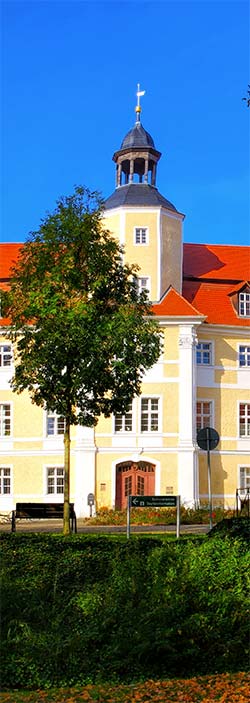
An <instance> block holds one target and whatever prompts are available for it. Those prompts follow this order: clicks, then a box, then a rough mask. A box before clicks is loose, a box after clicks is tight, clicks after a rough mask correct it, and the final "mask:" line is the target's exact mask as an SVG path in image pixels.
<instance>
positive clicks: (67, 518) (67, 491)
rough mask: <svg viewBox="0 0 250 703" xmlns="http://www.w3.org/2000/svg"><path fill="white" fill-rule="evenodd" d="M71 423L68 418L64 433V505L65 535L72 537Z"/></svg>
mask: <svg viewBox="0 0 250 703" xmlns="http://www.w3.org/2000/svg"><path fill="white" fill-rule="evenodd" d="M69 503H70V422H69V420H68V418H66V427H65V433H64V505H63V534H64V535H70V532H71V529H70V509H69Z"/></svg>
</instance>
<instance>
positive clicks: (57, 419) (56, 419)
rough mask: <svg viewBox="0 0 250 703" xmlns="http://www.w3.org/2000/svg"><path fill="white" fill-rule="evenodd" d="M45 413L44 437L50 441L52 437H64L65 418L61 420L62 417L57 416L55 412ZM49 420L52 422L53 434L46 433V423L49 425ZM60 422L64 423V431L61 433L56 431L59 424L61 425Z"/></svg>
mask: <svg viewBox="0 0 250 703" xmlns="http://www.w3.org/2000/svg"><path fill="white" fill-rule="evenodd" d="M45 412H46V421H45V422H46V427H45V432H46V437H47V438H48V439H51V438H54V437H64V433H65V422H66V421H65V418H63V416H62V415H58V414H57V413H56V412H52V411H50V410H46V411H45ZM50 419H51V420H53V421H54V432H48V423H49V420H50ZM62 421H64V430H63V432H59V431H58V429H59V424H61V423H62Z"/></svg>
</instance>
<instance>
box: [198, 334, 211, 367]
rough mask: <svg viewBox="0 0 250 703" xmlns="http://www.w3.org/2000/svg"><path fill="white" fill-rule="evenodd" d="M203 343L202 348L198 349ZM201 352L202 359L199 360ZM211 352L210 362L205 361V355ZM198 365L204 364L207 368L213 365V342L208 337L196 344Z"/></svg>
mask: <svg viewBox="0 0 250 703" xmlns="http://www.w3.org/2000/svg"><path fill="white" fill-rule="evenodd" d="M199 345H201V349H198V346H199ZM205 345H209V350H208V349H205V348H203V347H205ZM199 352H200V354H201V361H198V359H197V354H198V353H199ZM207 353H209V361H208V363H207V362H205V361H204V355H205V354H207ZM195 354H196V366H199V367H200V366H203V367H205V368H208V367H209V366H212V365H213V342H211V341H210V340H207V339H199V340H198V342H197V344H196V350H195Z"/></svg>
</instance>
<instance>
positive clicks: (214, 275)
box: [0, 243, 250, 327]
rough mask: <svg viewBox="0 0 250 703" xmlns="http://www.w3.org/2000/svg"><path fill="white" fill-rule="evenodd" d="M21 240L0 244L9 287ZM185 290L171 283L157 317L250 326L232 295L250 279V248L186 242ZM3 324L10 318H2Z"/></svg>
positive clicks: (1, 269)
mask: <svg viewBox="0 0 250 703" xmlns="http://www.w3.org/2000/svg"><path fill="white" fill-rule="evenodd" d="M21 247H22V244H21V243H19V244H18V243H15V244H14V243H10V244H0V284H1V285H2V288H4V287H6V281H7V280H8V278H9V275H10V269H11V266H12V265H13V264H14V263H15V261H16V260H17V258H18V254H19V251H20V249H21ZM183 271H184V274H183V279H184V280H183V291H182V296H181V295H179V293H177V292H176V291H175V290H174V289H173V288H172V287H170V288H169V290H168V291H167V293H166V294H165V296H164V297H163V298H162V300H161V301H160V302H159V303H156V304H155V305H153V312H154V314H155V315H157V316H158V317H161V316H166V317H168V316H175V317H183V316H185V317H188V316H190V317H194V316H195V317H199V316H203V317H206V322H208V323H211V324H219V325H235V326H245V327H249V325H250V320H249V318H244V317H239V316H238V315H237V313H236V312H235V309H234V307H233V301H232V297H233V294H237V292H238V291H239V290H240V289H241V288H242V287H243V286H244V284H245V282H246V281H249V279H250V248H249V247H246V246H231V245H229V246H224V245H220V244H216V245H215V244H214V245H207V244H184V247H183ZM0 324H1V325H3V324H7V320H3V318H2V320H1V322H0Z"/></svg>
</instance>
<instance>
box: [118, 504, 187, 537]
mask: <svg viewBox="0 0 250 703" xmlns="http://www.w3.org/2000/svg"><path fill="white" fill-rule="evenodd" d="M180 505H181V498H180V496H128V508H127V537H128V539H129V537H130V510H131V508H177V510H176V537H177V539H178V538H179V537H180Z"/></svg>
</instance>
